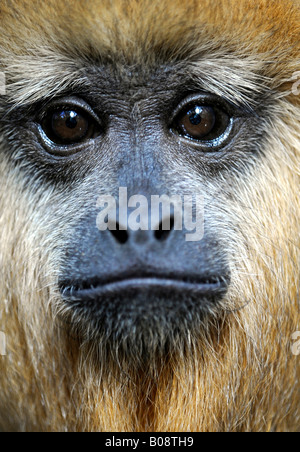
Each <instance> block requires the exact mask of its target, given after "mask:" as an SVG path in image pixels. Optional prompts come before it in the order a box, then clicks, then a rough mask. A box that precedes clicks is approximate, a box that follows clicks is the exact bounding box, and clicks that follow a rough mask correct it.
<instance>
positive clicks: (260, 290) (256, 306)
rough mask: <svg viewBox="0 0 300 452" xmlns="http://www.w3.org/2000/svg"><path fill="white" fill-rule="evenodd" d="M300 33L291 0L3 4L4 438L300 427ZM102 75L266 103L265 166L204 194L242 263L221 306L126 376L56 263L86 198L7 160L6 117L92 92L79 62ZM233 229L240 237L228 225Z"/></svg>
mask: <svg viewBox="0 0 300 452" xmlns="http://www.w3.org/2000/svg"><path fill="white" fill-rule="evenodd" d="M299 24H300V11H299V2H298V1H291V0H278V1H269V0H251V1H249V0H242V1H238V2H237V1H235V0H222V1H221V0H220V1H218V2H216V1H214V0H203V1H201V2H199V1H196V0H195V1H191V0H178V1H177V0H174V1H172V2H170V1H168V0H166V1H164V0H159V1H155V0H149V1H148V0H145V1H144V0H143V1H138V0H126V1H125V0H124V1H122V0H95V1H93V2H88V1H86V0H75V1H71V0H66V1H64V2H59V1H57V0H48V1H47V2H43V1H37V0H34V1H30V2H26V1H24V0H23V1H22V0H10V1H6V0H2V1H1V2H0V65H1V70H2V71H3V72H5V74H6V79H7V84H8V85H7V89H6V95H5V96H0V112H1V118H2V119H0V127H1V130H0V174H1V194H0V230H1V243H0V303H1V304H0V330H1V331H3V332H5V333H6V341H7V345H6V347H7V353H6V356H2V357H0V427H1V429H3V430H27V431H28V430H33V431H40V430H42V431H48V430H52V431H53V430H54V431H80V430H85V431H126V432H132V431H166V432H174V431H297V430H299V425H300V393H299V384H300V382H299V378H300V358H299V357H297V356H294V355H293V354H292V353H291V345H292V341H291V336H292V334H293V333H294V332H295V331H297V330H300V316H299V270H300V261H299V209H300V202H299V186H300V185H299V182H300V180H299V179H300V178H299V157H300V155H299V153H300V144H299V140H300V96H296V95H295V94H294V93H293V92H292V83H293V82H291V80H292V78H293V74H294V73H295V72H296V71H299V70H300V45H299V43H300V30H299ZM97 64H101V65H102V64H104V65H108V66H110V67H111V68H112V71H113V72H114V73H118V76H119V77H123V78H125V77H128V72H130V73H131V74H133V75H132V77H133V79H134V73H135V69H136V68H137V67H142V68H143V70H144V71H145V75H147V74H148V73H150V72H151V71H154V70H155V68H158V67H160V66H163V65H168V64H173V65H174V67H177V68H178V71H185V70H187V69H186V68H188V70H189V71H190V74H192V76H193V77H194V78H195V79H196V80H197V82H198V83H199V87H200V88H201V87H202V88H203V87H205V89H206V90H208V91H211V92H213V93H215V94H216V95H220V96H224V97H226V98H227V99H228V100H229V101H231V102H233V103H236V104H239V105H241V104H242V105H244V106H245V107H246V108H250V109H251V108H256V107H257V106H258V105H259V104H260V102H261V101H262V100H263V102H265V103H266V105H268V111H269V114H268V119H266V120H265V124H264V136H263V139H262V140H261V142H260V143H257V144H256V145H257V147H258V148H259V149H260V154H259V155H257V156H256V157H255V158H254V159H251V162H248V163H245V164H244V165H243V167H244V169H245V171H242V169H241V168H240V167H238V164H236V168H232V173H230V175H229V176H228V174H227V175H226V173H225V174H224V175H223V178H222V179H221V178H219V179H218V181H217V182H216V184H217V185H214V183H213V181H212V180H210V181H209V183H208V187H207V190H208V192H209V191H210V192H212V191H214V190H215V191H217V192H218V194H219V198H218V199H219V220H220V221H219V223H218V219H216V223H217V226H216V227H217V228H218V229H220V233H222V234H223V235H224V238H225V239H226V241H227V243H228V253H229V255H230V256H231V261H230V267H231V274H232V280H231V285H230V289H229V292H228V293H227V295H226V298H225V299H224V300H223V302H222V309H221V310H220V311H218V313H217V312H211V313H210V315H208V316H207V318H204V319H203V321H202V324H201V325H199V334H197V335H195V334H191V335H190V337H186V338H184V339H183V340H182V341H181V342H180V341H179V342H180V343H178V344H177V346H176V353H172V354H170V355H167V356H164V357H161V356H160V357H159V359H157V360H155V358H153V361H152V362H151V363H148V366H145V365H144V364H143V363H136V365H135V366H133V367H132V363H130V364H129V363H128V362H127V361H126V353H124V350H123V352H122V353H121V352H120V354H119V355H118V354H117V357H118V360H116V359H112V356H115V355H116V354H115V351H112V350H110V349H109V348H108V347H104V346H103V347H102V346H101V343H100V344H99V343H96V342H93V341H92V340H91V337H92V336H89V337H86V338H84V337H82V335H77V328H80V325H79V326H77V328H76V331H75V329H74V328H70V325H69V322H71V323H72V318H70V315H69V313H68V312H66V308H65V306H64V305H63V302H62V301H61V298H60V296H59V293H58V289H57V281H58V276H59V268H60V265H61V250H62V249H63V247H64V237H66V236H68V234H69V233H71V232H72V218H75V217H76V214H77V212H78V211H80V203H82V205H84V204H85V197H86V198H87V197H88V193H84V187H83V186H82V184H81V183H80V182H76V177H75V175H74V176H73V177H74V179H73V180H72V189H71V190H69V191H67V192H66V191H65V190H64V188H63V187H58V186H55V185H52V184H51V183H48V182H45V181H44V180H43V179H42V176H41V174H40V172H42V169H40V170H38V169H37V171H36V174H35V176H34V177H31V176H30V174H31V173H30V172H29V170H30V165H31V163H30V160H26V158H24V152H23V153H22V152H21V149H20V152H19V150H18V149H15V147H14V143H15V142H16V140H17V138H18V133H20V131H19V130H18V129H14V130H11V129H10V128H9V124H8V123H7V120H6V119H5V118H6V117H7V115H8V116H9V115H10V114H11V115H13V114H14V111H15V110H17V109H19V108H21V109H24V111H26V108H28V109H30V108H31V106H32V105H33V104H34V102H37V101H38V102H40V101H41V102H47V101H48V100H50V99H51V98H53V97H54V96H57V95H58V94H59V93H61V92H64V91H65V90H66V88H68V89H72V90H73V91H76V89H79V87H80V86H86V85H85V84H86V83H87V76H86V71H85V70H83V67H85V66H86V67H89V68H90V70H93V67H95V66H96V65H97ZM131 82H132V79H131ZM132 83H133V82H132ZM260 107H262V106H261V105H260ZM260 111H261V110H260ZM246 149H247V142H246V141H245V142H244V144H243V146H241V149H240V150H239V152H240V154H245V153H246ZM11 154H13V155H14V159H13V160H14V161H12V155H11ZM174 171H175V169H174ZM90 177H91V176H90ZM105 177H107V179H109V174H107V175H106V176H105ZM105 177H104V178H103V180H102V184H103V186H105V183H106V180H105ZM171 177H172V175H170V178H171ZM189 177H190V176H189ZM193 177H194V181H195V182H194V183H195V184H196V180H197V178H196V175H195V174H194V175H192V178H193ZM185 178H186V180H190V179H188V170H187V169H185V168H183V170H182V180H184V179H185ZM230 184H232V187H233V188H234V189H233V190H232V191H231V190H230V189H229V187H230ZM210 185H211V187H210ZM224 187H226V189H224ZM226 191H228V192H230V196H228V197H227V196H226ZM61 206H63V208H62V207H61ZM220 206H222V207H220ZM224 218H226V224H227V225H231V228H230V227H226V228H225V230H222V224H224V221H223V220H224ZM65 219H69V220H68V221H65ZM71 317H72V316H71ZM75 333H76V334H75Z"/></svg>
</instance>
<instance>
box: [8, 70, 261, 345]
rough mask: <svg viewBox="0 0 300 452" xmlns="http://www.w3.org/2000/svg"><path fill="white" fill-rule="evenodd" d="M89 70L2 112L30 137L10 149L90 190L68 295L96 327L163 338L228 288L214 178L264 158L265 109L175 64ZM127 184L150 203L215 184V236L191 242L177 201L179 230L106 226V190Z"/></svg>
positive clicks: (34, 169)
mask: <svg viewBox="0 0 300 452" xmlns="http://www.w3.org/2000/svg"><path fill="white" fill-rule="evenodd" d="M87 80H89V82H90V83H89V85H88V86H87V87H86V89H82V87H81V88H80V89H78V90H74V89H73V90H72V91H70V92H65V93H63V94H62V95H60V96H58V97H57V98H55V99H52V100H49V102H48V101H46V102H45V101H43V102H41V103H40V104H39V105H35V106H31V107H20V108H19V109H18V110H16V111H14V112H13V113H11V114H10V115H6V116H5V117H4V118H3V119H2V124H3V127H4V130H5V131H6V134H7V137H8V138H7V139H8V140H9V132H10V131H11V129H12V127H13V126H14V127H15V129H17V130H18V136H17V140H19V142H20V143H22V145H20V146H19V148H18V151H17V150H15V151H13V152H12V155H11V157H10V158H11V160H12V162H14V164H16V165H18V161H20V158H21V159H23V160H25V161H26V163H27V165H26V175H28V177H36V175H37V174H38V175H39V177H41V179H42V180H44V181H45V184H46V183H47V184H48V185H49V184H50V185H53V186H55V187H59V189H60V190H66V193H68V196H70V193H72V190H73V187H74V186H75V184H76V186H77V187H78V184H81V185H82V199H78V198H76V199H74V203H76V202H77V203H78V205H80V206H81V207H80V215H78V218H72V224H73V225H74V226H73V231H72V234H70V236H68V237H66V238H65V244H66V245H65V249H63V250H61V253H62V258H61V261H62V265H61V270H60V278H59V289H60V291H61V296H62V300H63V303H65V304H66V305H68V306H70V307H71V308H72V311H73V312H74V314H75V317H77V318H78V319H79V321H80V322H81V324H82V325H83V326H86V328H88V327H89V328H90V327H91V328H90V329H91V330H92V331H93V334H94V335H97V334H99V335H101V337H103V336H104V337H106V338H108V339H109V340H110V339H111V338H112V339H113V340H121V341H129V343H130V344H131V345H133V344H135V343H136V342H137V341H139V340H140V341H141V342H143V344H144V346H145V350H148V351H149V350H150V349H151V347H156V348H163V347H164V346H165V344H166V343H167V342H172V341H174V338H175V337H176V336H180V335H181V334H184V333H185V332H186V331H187V330H196V329H197V328H198V327H199V323H200V322H201V319H202V318H203V316H204V315H206V314H207V313H209V312H210V311H211V310H216V309H217V307H218V304H219V303H220V301H221V300H222V298H223V297H224V295H225V294H226V291H227V289H228V286H229V283H230V271H229V263H228V256H227V254H226V243H223V242H222V237H219V236H218V233H217V231H216V230H214V209H215V207H216V202H217V201H216V195H215V193H208V192H207V185H208V183H209V184H210V185H211V184H212V183H214V181H216V186H218V181H219V179H220V177H221V175H223V176H224V174H225V175H227V177H228V176H229V177H230V172H231V171H232V168H234V170H235V173H237V172H238V171H239V166H240V172H241V171H242V168H245V163H246V162H251V159H254V158H255V155H256V154H257V149H256V146H255V140H252V144H251V146H252V148H251V149H248V153H246V152H241V149H242V150H243V146H244V144H243V146H241V143H242V142H243V143H245V137H246V136H247V130H248V128H249V127H250V124H251V127H252V128H253V130H254V133H256V134H257V140H259V139H260V136H261V131H260V130H261V129H260V128H259V127H257V128H255V122H256V121H257V124H258V123H259V119H258V117H257V116H256V114H255V115H254V114H253V112H249V111H246V110H245V109H243V108H241V107H239V106H234V105H232V104H231V103H230V102H228V101H226V99H223V98H220V97H219V96H216V95H214V94H212V93H209V92H206V91H205V90H199V87H198V86H196V85H195V84H194V82H193V81H192V80H190V79H189V77H188V76H183V75H182V73H181V74H180V75H178V74H177V72H176V68H172V67H170V68H164V70H160V71H159V70H156V71H153V72H152V73H149V74H145V73H140V74H139V73H138V71H137V73H136V74H135V75H132V74H131V73H130V71H128V72H127V73H126V75H124V74H122V75H120V74H118V73H117V72H114V71H113V70H112V69H111V68H109V67H102V68H101V69H95V68H92V69H90V70H89V71H87ZM36 112H38V113H36ZM256 113H257V112H256ZM252 138H253V137H252ZM16 155H18V159H17V158H16ZM20 156H21V157H20ZM119 187H127V189H128V197H130V196H131V195H135V194H140V195H143V196H145V197H146V198H147V200H148V201H149V203H150V199H151V195H163V194H166V195H168V196H172V195H180V196H183V195H185V194H186V195H188V194H189V195H195V193H198V194H202V193H203V195H205V196H206V201H205V202H206V203H207V205H205V216H204V221H205V224H204V237H203V238H202V239H201V240H200V241H197V242H188V241H187V240H186V234H187V230H186V229H185V228H183V230H181V231H179V230H175V227H174V221H173V220H174V212H173V211H172V209H171V211H170V213H169V217H170V228H169V230H167V231H162V225H161V221H162V217H160V218H159V221H158V224H157V225H156V230H147V231H142V230H138V231H132V230H127V231H122V230H120V225H119V224H118V223H117V230H115V231H111V230H106V231H99V229H98V228H97V227H96V218H97V214H98V213H99V209H97V208H96V200H97V198H98V197H99V196H100V195H103V194H107V195H111V196H114V197H115V198H116V199H118V190H119ZM210 197H211V199H213V201H212V200H210ZM83 199H84V200H83ZM58 208H59V206H58ZM117 208H119V206H118V205H117ZM149 213H150V215H149V218H150V219H151V212H149ZM129 214H130V211H129V212H128V215H129ZM121 227H122V226H121ZM226 227H227V226H226V224H225V225H224V228H226ZM83 329H84V328H83ZM162 337H163V338H162Z"/></svg>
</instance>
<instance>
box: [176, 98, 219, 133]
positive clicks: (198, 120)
mask: <svg viewBox="0 0 300 452" xmlns="http://www.w3.org/2000/svg"><path fill="white" fill-rule="evenodd" d="M215 123H216V116H215V113H214V110H213V108H212V107H205V106H195V107H192V108H191V109H189V110H188V111H187V112H186V113H184V114H183V115H182V116H181V117H180V118H179V120H178V123H177V124H178V127H179V129H181V130H182V132H183V133H184V135H187V136H189V137H191V138H196V139H201V138H204V137H205V136H206V135H208V134H209V133H210V132H211V131H212V130H213V128H214V125H215Z"/></svg>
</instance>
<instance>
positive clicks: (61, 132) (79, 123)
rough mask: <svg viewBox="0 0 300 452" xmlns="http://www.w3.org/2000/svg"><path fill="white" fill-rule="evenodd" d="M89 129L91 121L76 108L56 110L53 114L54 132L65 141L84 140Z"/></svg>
mask: <svg viewBox="0 0 300 452" xmlns="http://www.w3.org/2000/svg"><path fill="white" fill-rule="evenodd" d="M88 131H89V121H88V120H87V119H86V118H85V117H84V116H83V115H81V114H80V113H78V112H76V111H74V110H64V111H57V112H54V113H53V115H52V133H54V136H55V137H56V138H58V139H59V140H61V141H63V142H69V143H71V142H76V141H80V140H82V139H83V138H84V137H85V136H86V135H87V133H88Z"/></svg>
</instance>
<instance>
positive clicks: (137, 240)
mask: <svg viewBox="0 0 300 452" xmlns="http://www.w3.org/2000/svg"><path fill="white" fill-rule="evenodd" d="M174 224H175V221H174V216H173V215H170V216H169V217H165V218H164V219H163V220H161V221H160V222H159V223H158V224H157V225H154V227H153V229H150V228H148V229H147V230H142V229H138V230H131V229H129V228H128V226H124V225H123V226H122V225H121V224H120V223H116V228H115V229H109V231H110V233H111V234H112V236H113V237H114V239H115V240H116V242H118V243H119V244H121V245H125V244H127V245H135V246H141V247H143V246H144V245H149V244H151V243H153V244H155V243H157V242H164V241H166V240H168V238H169V236H170V234H171V232H172V231H173V230H174Z"/></svg>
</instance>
